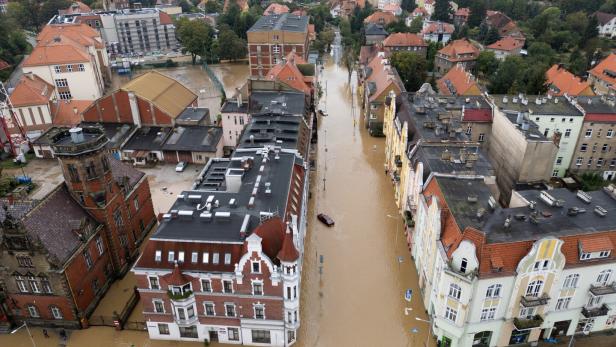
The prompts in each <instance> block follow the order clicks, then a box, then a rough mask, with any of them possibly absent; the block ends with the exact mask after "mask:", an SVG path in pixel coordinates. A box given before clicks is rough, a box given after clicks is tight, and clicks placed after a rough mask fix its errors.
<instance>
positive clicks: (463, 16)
mask: <svg viewBox="0 0 616 347" xmlns="http://www.w3.org/2000/svg"><path fill="white" fill-rule="evenodd" d="M470 14H471V10H470V8H468V7H460V8H458V10H457V11H456V12H455V13H454V14H453V24H454V25H455V26H457V27H461V26H463V25H466V22H467V21H468V16H470Z"/></svg>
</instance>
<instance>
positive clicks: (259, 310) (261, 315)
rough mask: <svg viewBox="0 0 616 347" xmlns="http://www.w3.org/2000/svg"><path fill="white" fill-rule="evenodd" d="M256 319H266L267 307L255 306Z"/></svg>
mask: <svg viewBox="0 0 616 347" xmlns="http://www.w3.org/2000/svg"><path fill="white" fill-rule="evenodd" d="M254 309H255V319H265V307H263V305H255V307H254Z"/></svg>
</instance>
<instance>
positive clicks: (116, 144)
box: [79, 122, 137, 149]
mask: <svg viewBox="0 0 616 347" xmlns="http://www.w3.org/2000/svg"><path fill="white" fill-rule="evenodd" d="M79 126H81V127H94V126H97V127H100V128H102V129H103V131H104V132H105V135H106V136H107V138H108V139H109V142H107V148H110V149H119V148H120V147H121V146H122V144H123V143H124V142H125V141H126V140H127V139H128V137H129V136H130V135H131V134H132V133H133V131H134V130H135V128H136V127H137V126H136V125H134V124H126V123H94V122H82V123H81V124H80V125H79Z"/></svg>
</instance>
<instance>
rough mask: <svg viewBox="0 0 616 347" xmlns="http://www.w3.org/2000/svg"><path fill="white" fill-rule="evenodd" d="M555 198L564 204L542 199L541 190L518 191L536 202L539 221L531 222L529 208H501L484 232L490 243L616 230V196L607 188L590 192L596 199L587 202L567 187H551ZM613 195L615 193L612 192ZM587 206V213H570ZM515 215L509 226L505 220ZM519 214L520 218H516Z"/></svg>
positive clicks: (493, 214) (528, 199) (484, 228)
mask: <svg viewBox="0 0 616 347" xmlns="http://www.w3.org/2000/svg"><path fill="white" fill-rule="evenodd" d="M546 192H548V193H549V194H550V195H551V196H552V197H553V198H555V199H557V200H560V201H561V202H562V207H556V206H550V205H548V204H547V203H546V202H544V201H543V200H542V199H541V198H540V194H541V191H537V190H527V191H523V192H518V193H519V194H520V195H522V196H523V197H524V198H525V199H526V200H527V201H529V202H530V201H535V202H536V206H535V210H534V211H536V212H537V223H536V224H535V223H533V222H531V220H530V219H531V218H530V214H531V213H532V212H534V211H533V210H531V209H530V208H529V207H516V208H506V209H497V210H496V211H495V212H494V213H492V215H491V216H490V218H488V219H487V221H486V223H485V226H484V227H483V231H484V232H485V234H486V236H487V241H488V242H489V243H500V242H511V241H524V240H536V239H539V238H542V237H546V236H554V237H562V236H567V235H579V234H592V233H595V232H604V231H610V230H616V218H615V214H616V195H614V196H610V194H608V193H607V192H605V191H602V190H600V191H593V192H587V193H586V194H588V195H589V196H590V197H591V198H592V200H591V202H590V203H586V202H585V201H583V200H582V199H580V198H579V197H577V196H576V193H574V192H571V191H569V190H567V189H565V188H559V189H553V190H548V191H546ZM612 194H613V193H612ZM596 206H600V207H601V208H603V209H605V210H606V211H607V216H605V217H603V216H600V215H599V214H598V213H596V212H595V211H594V210H595V208H596ZM573 207H577V208H578V209H584V210H585V212H584V213H578V214H577V215H575V216H570V215H569V214H568V212H569V208H573ZM509 216H510V218H511V225H510V227H509V228H505V226H504V224H505V219H506V218H507V217H509ZM516 216H517V218H516ZM522 218H524V219H522Z"/></svg>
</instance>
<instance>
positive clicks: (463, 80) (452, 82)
mask: <svg viewBox="0 0 616 347" xmlns="http://www.w3.org/2000/svg"><path fill="white" fill-rule="evenodd" d="M436 86H437V87H438V91H439V93H440V94H443V95H481V91H480V89H479V85H478V84H477V81H476V80H475V77H474V76H473V75H472V74H471V73H470V72H467V71H466V70H464V67H462V66H461V65H456V66H454V67H453V68H451V69H449V71H447V73H446V74H445V75H444V76H443V77H441V78H440V79H439V80H438V81H436ZM473 87H476V88H475V89H474V90H472V89H471V88H473ZM469 93H470V94H469Z"/></svg>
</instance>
